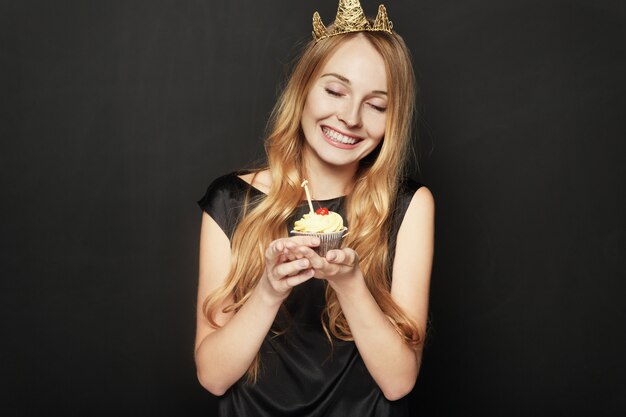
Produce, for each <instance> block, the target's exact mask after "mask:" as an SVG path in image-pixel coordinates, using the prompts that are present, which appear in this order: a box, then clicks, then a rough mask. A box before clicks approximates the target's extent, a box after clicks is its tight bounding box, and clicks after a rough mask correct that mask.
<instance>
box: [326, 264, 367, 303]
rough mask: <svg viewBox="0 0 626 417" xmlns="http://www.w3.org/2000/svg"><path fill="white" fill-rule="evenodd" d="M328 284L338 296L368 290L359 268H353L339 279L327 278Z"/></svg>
mask: <svg viewBox="0 0 626 417" xmlns="http://www.w3.org/2000/svg"><path fill="white" fill-rule="evenodd" d="M328 285H330V286H331V288H332V289H333V290H335V292H336V293H337V295H338V296H343V295H348V294H358V293H359V292H360V291H363V290H365V291H369V290H368V288H367V284H365V277H363V273H362V272H361V270H360V269H359V268H355V269H354V271H353V273H351V274H349V275H346V276H343V277H340V278H339V279H334V280H328Z"/></svg>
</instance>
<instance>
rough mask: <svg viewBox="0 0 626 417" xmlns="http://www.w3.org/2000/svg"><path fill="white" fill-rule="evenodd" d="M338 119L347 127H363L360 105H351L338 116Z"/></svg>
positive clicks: (347, 105)
mask: <svg viewBox="0 0 626 417" xmlns="http://www.w3.org/2000/svg"><path fill="white" fill-rule="evenodd" d="M337 118H338V119H339V120H340V121H342V122H343V123H344V124H345V125H346V126H347V127H350V128H355V127H361V125H362V121H361V111H360V106H359V104H358V103H349V104H346V106H345V107H344V108H343V109H342V111H340V112H339V113H338V114H337Z"/></svg>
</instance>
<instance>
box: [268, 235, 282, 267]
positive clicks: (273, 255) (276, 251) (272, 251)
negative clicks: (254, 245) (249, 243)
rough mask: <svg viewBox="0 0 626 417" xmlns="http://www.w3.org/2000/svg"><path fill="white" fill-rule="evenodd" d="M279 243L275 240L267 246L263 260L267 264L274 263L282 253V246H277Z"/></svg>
mask: <svg viewBox="0 0 626 417" xmlns="http://www.w3.org/2000/svg"><path fill="white" fill-rule="evenodd" d="M279 243H280V242H279V241H278V240H275V241H273V242H272V243H270V244H269V246H268V247H267V249H266V250H265V259H266V261H267V263H268V264H271V263H276V262H277V261H278V259H279V258H280V255H281V254H282V252H283V249H284V247H283V246H282V244H280V245H279Z"/></svg>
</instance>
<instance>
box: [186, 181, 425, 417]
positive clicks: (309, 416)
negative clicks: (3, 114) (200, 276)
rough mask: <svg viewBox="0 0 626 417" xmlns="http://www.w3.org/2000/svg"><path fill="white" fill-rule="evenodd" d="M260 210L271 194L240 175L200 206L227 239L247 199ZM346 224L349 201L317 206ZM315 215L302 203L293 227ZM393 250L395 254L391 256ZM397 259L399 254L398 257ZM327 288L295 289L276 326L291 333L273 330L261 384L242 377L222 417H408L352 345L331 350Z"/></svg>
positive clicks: (412, 186) (407, 197) (398, 214)
mask: <svg viewBox="0 0 626 417" xmlns="http://www.w3.org/2000/svg"><path fill="white" fill-rule="evenodd" d="M420 186H421V185H420V184H418V183H415V182H414V181H412V180H406V181H404V182H403V184H402V187H401V189H400V192H399V196H398V200H397V202H396V208H395V210H394V220H393V226H392V233H391V236H390V248H392V249H395V239H396V235H397V231H398V228H399V227H400V224H401V222H402V219H403V218H404V214H405V212H406V210H407V208H408V205H409V203H410V201H411V198H412V196H413V194H414V193H415V191H416V190H417V189H418V188H419V187H420ZM247 193H248V196H249V198H250V200H249V201H250V203H251V204H252V205H254V204H255V203H258V201H260V200H261V199H262V198H264V197H265V194H263V193H262V192H261V191H259V190H258V189H256V188H254V187H251V186H250V185H249V184H248V183H247V182H246V181H244V180H243V179H241V178H239V177H238V176H237V173H231V174H228V175H225V176H222V177H220V178H218V179H216V180H215V181H213V183H211V185H210V186H209V188H208V190H207V192H206V194H205V196H204V197H203V198H202V199H201V200H200V201H199V202H198V204H199V205H200V207H201V208H202V209H203V210H204V211H206V212H207V213H208V214H209V215H210V216H211V217H212V218H213V219H214V220H215V221H216V223H217V224H218V225H219V226H220V227H221V228H222V230H223V231H224V233H225V234H226V236H228V237H229V239H230V238H231V237H232V234H233V231H234V229H235V226H236V225H237V222H238V221H239V220H240V216H241V213H242V208H243V203H244V198H245V196H246V194H247ZM313 204H314V206H315V208H318V207H322V206H324V207H327V208H328V209H329V210H331V211H335V212H338V213H339V214H341V215H342V217H343V218H344V219H346V216H345V212H344V197H338V198H333V199H330V200H319V201H314V202H313ZM308 211H309V207H308V204H307V203H306V201H305V202H303V203H302V204H301V206H300V207H299V208H298V210H296V213H295V214H294V216H293V218H292V219H290V223H289V224H293V221H294V220H296V219H298V218H300V217H302V215H303V214H304V213H307V212H308ZM393 252H395V250H394V251H393ZM392 256H393V254H392ZM325 285H326V282H325V281H324V280H321V279H315V278H312V279H310V280H308V281H306V282H305V283H303V284H301V285H298V286H296V287H295V288H294V289H293V290H292V292H291V293H290V294H289V296H288V297H287V299H286V300H285V302H284V308H281V309H280V310H279V313H278V315H277V317H276V320H275V322H274V325H275V327H276V328H279V329H283V328H285V327H286V326H288V330H287V331H286V332H285V333H284V334H282V335H280V336H275V335H274V333H272V332H270V333H269V334H268V335H267V336H266V337H265V340H264V341H263V344H262V346H261V350H260V353H261V367H260V372H259V376H258V380H257V382H256V384H254V385H250V384H249V383H247V382H246V378H245V377H243V378H242V379H241V380H239V381H238V382H237V383H236V384H234V385H233V386H232V387H231V388H230V389H229V390H228V391H227V392H226V393H225V394H224V395H223V396H222V397H220V398H219V415H220V416H222V417H254V416H262V417H282V416H290V417H322V416H324V417H346V416H358V417H368V416H372V417H374V416H376V417H386V416H408V415H409V414H408V413H409V411H408V398H407V397H404V398H402V399H400V400H398V401H389V400H387V399H386V398H385V397H384V396H383V394H382V392H381V390H380V388H379V387H378V385H376V383H375V382H374V380H373V379H372V377H371V376H370V374H369V372H368V371H367V368H366V367H365V364H364V363H363V359H362V358H361V356H360V355H359V352H358V350H357V348H356V345H355V344H354V342H345V341H342V340H339V339H336V338H333V346H332V347H331V346H330V344H329V342H328V339H327V338H326V335H325V333H324V331H323V329H322V325H321V322H320V317H321V314H322V310H323V308H324V304H325V295H324V294H325Z"/></svg>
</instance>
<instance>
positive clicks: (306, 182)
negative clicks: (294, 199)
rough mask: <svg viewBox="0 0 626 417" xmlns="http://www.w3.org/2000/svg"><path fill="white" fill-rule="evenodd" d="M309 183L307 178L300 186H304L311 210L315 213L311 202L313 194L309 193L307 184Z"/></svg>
mask: <svg viewBox="0 0 626 417" xmlns="http://www.w3.org/2000/svg"><path fill="white" fill-rule="evenodd" d="M308 183H309V182H308V181H307V180H304V181H303V182H302V184H301V185H300V187H304V192H305V193H306V199H307V201H308V202H309V209H310V210H311V213H315V210H313V203H312V202H311V194H309V187H307V186H306V185H307V184H308Z"/></svg>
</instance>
